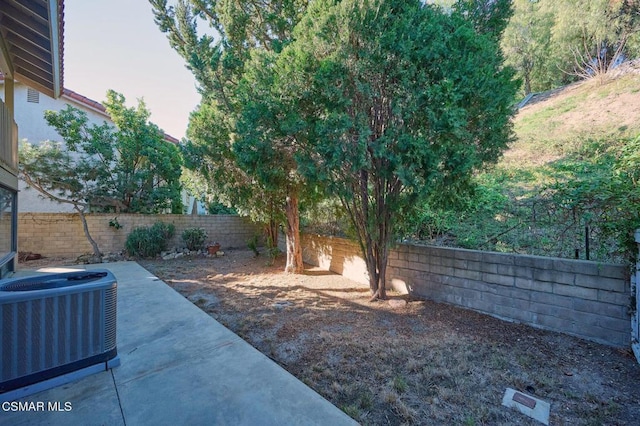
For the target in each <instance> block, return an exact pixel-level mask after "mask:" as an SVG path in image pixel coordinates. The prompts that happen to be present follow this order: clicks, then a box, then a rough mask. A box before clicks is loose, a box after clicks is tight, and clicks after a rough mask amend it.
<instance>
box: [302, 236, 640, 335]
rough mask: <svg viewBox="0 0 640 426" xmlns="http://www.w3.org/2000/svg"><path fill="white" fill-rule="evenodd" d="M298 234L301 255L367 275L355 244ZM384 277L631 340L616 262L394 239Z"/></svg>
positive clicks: (457, 301) (404, 288)
mask: <svg viewBox="0 0 640 426" xmlns="http://www.w3.org/2000/svg"><path fill="white" fill-rule="evenodd" d="M303 242H304V245H305V247H304V254H305V260H306V261H307V262H309V263H311V264H314V265H319V266H322V267H325V268H327V269H330V270H332V271H334V272H337V273H341V274H343V275H345V276H360V277H361V278H360V279H358V280H357V281H360V282H366V271H365V273H364V274H363V271H362V270H363V268H364V262H363V261H362V259H361V258H360V256H359V254H358V253H359V251H358V247H357V245H355V244H353V243H350V242H348V241H345V240H342V239H339V238H328V237H320V236H313V235H305V237H304V238H303ZM358 259H359V260H358ZM363 278H364V279H363ZM387 285H388V286H389V287H393V288H395V289H396V290H399V291H401V292H407V293H409V294H411V295H413V296H416V297H419V298H424V299H429V300H434V301H437V302H444V303H449V304H453V305H456V306H460V307H463V308H469V309H473V310H475V311H479V312H483V313H486V314H489V315H492V316H496V317H499V318H502V319H506V320H509V321H517V322H522V323H526V324H529V325H532V326H534V327H539V328H543V329H547V330H553V331H559V332H562V333H567V334H571V335H574V336H578V337H581V338H584V339H587V340H591V341H595V342H599V343H604V344H608V345H613V346H620V347H628V346H629V344H630V335H631V319H630V316H629V313H628V306H629V301H630V288H629V278H628V272H627V268H626V267H624V266H622V265H611V264H600V263H597V262H589V261H581V260H569V259H558V258H548V257H539V256H524V255H512V254H503V253H493V252H482V251H474V250H464V249H456V248H446V247H432V246H416V245H406V244H401V245H399V246H398V247H396V248H395V249H394V250H392V251H391V252H390V255H389V263H388V270H387Z"/></svg>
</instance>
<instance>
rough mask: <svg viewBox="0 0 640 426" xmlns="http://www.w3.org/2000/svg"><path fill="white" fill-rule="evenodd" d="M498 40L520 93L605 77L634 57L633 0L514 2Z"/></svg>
mask: <svg viewBox="0 0 640 426" xmlns="http://www.w3.org/2000/svg"><path fill="white" fill-rule="evenodd" d="M513 6H514V14H513V16H512V18H511V20H510V21H509V24H508V26H507V28H506V30H505V32H504V35H503V38H502V47H503V49H504V51H505V55H506V58H507V62H508V63H509V64H510V65H512V66H513V67H514V68H516V69H517V70H518V73H519V77H521V78H522V80H523V83H524V91H525V93H529V92H530V91H542V90H548V89H550V88H553V87H556V86H558V85H561V84H566V83H569V82H571V81H575V80H577V79H580V78H588V77H593V76H605V75H606V74H607V72H608V71H609V70H611V69H613V68H614V67H615V66H617V65H618V64H619V63H620V62H621V61H622V60H623V59H633V58H635V57H637V55H638V54H640V2H638V1H637V0H561V1H551V0H536V1H532V0H514V1H513Z"/></svg>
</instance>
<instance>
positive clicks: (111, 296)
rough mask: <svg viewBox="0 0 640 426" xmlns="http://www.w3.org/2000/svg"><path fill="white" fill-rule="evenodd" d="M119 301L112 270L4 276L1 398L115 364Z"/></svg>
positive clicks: (0, 298) (0, 296)
mask: <svg viewBox="0 0 640 426" xmlns="http://www.w3.org/2000/svg"><path fill="white" fill-rule="evenodd" d="M116 302H117V282H116V279H115V276H114V275H113V274H112V273H111V272H110V271H108V270H102V269H100V270H92V271H77V272H66V273H55V274H46V275H36V276H31V277H24V278H16V279H8V280H0V400H9V399H13V398H15V397H22V396H26V395H28V394H31V393H34V392H39V391H41V390H44V389H48V388H50V387H53V386H58V385H60V384H62V383H66V382H68V381H72V380H76V379H77V378H79V377H83V376H85V375H87V374H91V373H93V372H96V371H104V370H106V369H108V368H111V367H115V366H117V365H118V364H119V358H118V356H117V354H118V351H117V347H116V317H117V314H116ZM74 372H85V373H86V374H82V373H75V375H74ZM60 377H62V378H63V379H62V380H61V379H60ZM39 384H40V385H39Z"/></svg>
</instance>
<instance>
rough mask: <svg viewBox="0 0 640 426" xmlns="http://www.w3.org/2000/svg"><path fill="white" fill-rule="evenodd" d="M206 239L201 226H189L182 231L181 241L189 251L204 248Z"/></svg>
mask: <svg viewBox="0 0 640 426" xmlns="http://www.w3.org/2000/svg"><path fill="white" fill-rule="evenodd" d="M206 239H207V233H206V232H205V231H204V229H202V228H189V229H185V230H184V231H183V232H182V241H184V243H185V244H186V246H187V248H188V249H189V250H191V251H196V250H200V249H202V248H204V242H205V240H206Z"/></svg>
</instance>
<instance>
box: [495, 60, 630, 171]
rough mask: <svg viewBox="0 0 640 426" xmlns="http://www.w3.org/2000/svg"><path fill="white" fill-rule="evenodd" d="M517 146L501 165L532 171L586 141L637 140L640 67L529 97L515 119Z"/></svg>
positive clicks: (514, 145) (513, 146) (627, 68)
mask: <svg viewBox="0 0 640 426" xmlns="http://www.w3.org/2000/svg"><path fill="white" fill-rule="evenodd" d="M514 130H515V132H516V135H517V141H516V142H515V143H514V144H513V145H512V146H511V148H510V149H509V150H508V151H507V152H506V153H505V155H504V159H503V161H502V164H503V165H512V166H519V167H522V166H525V167H526V166H532V165H541V164H544V163H546V162H549V161H552V160H555V159H558V158H560V157H562V156H563V155H565V154H567V153H570V152H571V151H572V150H574V149H575V148H576V147H577V145H579V144H580V143H581V141H582V140H584V139H587V138H592V139H593V138H617V137H630V136H637V135H640V62H636V63H635V64H628V65H626V66H624V68H623V69H621V70H618V72H616V73H615V74H614V76H613V77H612V79H610V80H608V81H605V82H600V81H598V80H597V79H593V80H588V81H585V82H578V83H575V84H572V85H570V86H566V87H562V88H560V89H556V90H552V91H550V92H545V93H542V94H539V95H536V96H534V97H533V98H532V99H531V100H530V101H529V102H528V103H527V104H526V105H525V106H524V107H523V108H521V109H520V110H519V111H518V113H517V115H516V116H515V120H514Z"/></svg>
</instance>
